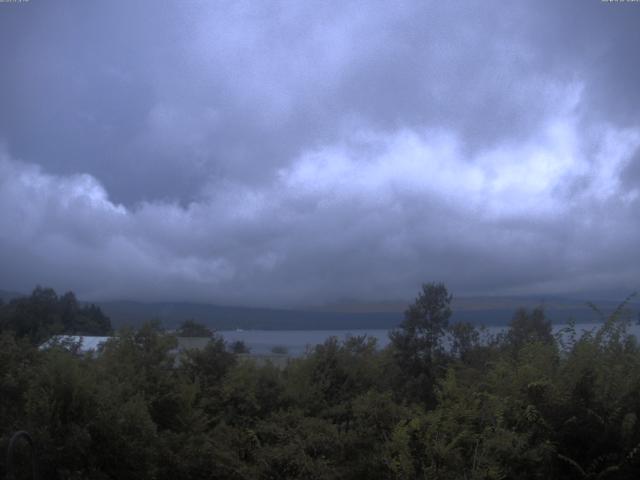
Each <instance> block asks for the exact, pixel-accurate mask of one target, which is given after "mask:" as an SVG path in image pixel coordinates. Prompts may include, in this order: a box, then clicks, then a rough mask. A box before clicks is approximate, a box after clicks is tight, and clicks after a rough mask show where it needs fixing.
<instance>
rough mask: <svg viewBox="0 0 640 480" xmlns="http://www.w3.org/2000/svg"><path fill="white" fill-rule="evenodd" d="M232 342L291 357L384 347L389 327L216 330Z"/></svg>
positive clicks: (588, 326)
mask: <svg viewBox="0 0 640 480" xmlns="http://www.w3.org/2000/svg"><path fill="white" fill-rule="evenodd" d="M601 325H602V324H601V323H580V324H577V325H576V330H577V332H578V333H582V332H585V331H590V330H594V329H596V328H598V327H599V326H601ZM566 326H567V325H566V324H557V325H554V326H553V331H554V333H556V332H558V331H559V330H561V329H563V328H565V327H566ZM505 329H506V327H499V326H493V327H486V328H485V332H486V333H487V334H488V335H495V334H497V333H500V332H501V331H504V330H505ZM630 332H631V333H632V334H634V335H635V336H636V337H638V338H640V325H637V324H634V325H631V327H630ZM217 333H219V334H220V335H222V337H223V338H224V339H225V340H226V341H227V342H229V343H231V342H235V341H237V340H241V341H243V342H244V343H245V344H246V345H247V346H248V347H249V348H250V349H251V353H254V354H259V355H264V354H269V353H271V349H272V348H274V347H285V348H286V349H287V352H288V354H289V355H291V356H300V355H303V354H304V353H305V351H306V350H307V347H309V346H311V347H313V346H314V345H318V344H320V343H324V341H325V340H327V339H328V338H329V337H337V338H338V339H339V340H344V339H346V338H348V337H350V336H351V337H354V336H362V335H367V336H369V337H373V338H375V339H376V340H377V342H378V346H379V347H380V348H384V347H385V346H387V345H388V344H389V330H384V329H383V330H376V329H370V330H367V329H364V330H222V331H219V332H217Z"/></svg>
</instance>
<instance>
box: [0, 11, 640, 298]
mask: <svg viewBox="0 0 640 480" xmlns="http://www.w3.org/2000/svg"><path fill="white" fill-rule="evenodd" d="M0 7H1V8H2V9H3V12H2V13H3V15H0V58H2V60H3V65H4V66H5V67H6V68H5V69H4V70H5V71H4V73H3V75H1V76H0V105H2V109H0V140H1V141H2V142H3V144H4V148H3V150H2V153H1V154H0V261H1V262H2V265H3V268H2V269H0V288H4V289H10V290H22V291H27V290H29V289H30V288H32V287H33V285H35V284H36V283H40V284H44V285H52V286H54V287H56V288H58V289H61V290H64V289H73V290H74V291H76V292H77V293H78V294H79V295H80V296H81V297H83V298H89V299H112V298H131V299H149V300H157V299H167V300H199V301H210V302H218V303H239V304H255V305H283V306H284V305H309V304H319V303H324V302H331V301H335V300H336V299H341V298H344V299H347V298H348V299H355V300H361V301H372V300H376V301H378V300H397V299H402V300H406V299H408V298H411V297H412V295H413V294H414V292H415V291H416V289H417V288H418V286H419V284H420V283H421V282H423V281H430V280H443V281H445V282H446V283H447V284H448V285H449V286H450V288H451V289H452V291H454V292H455V293H457V294H521V293H522V294H532V293H536V294H537V293H540V294H549V293H566V294H570V293H574V292H595V293H603V292H604V293H609V292H614V293H615V294H616V295H624V294H627V293H628V292H629V291H632V290H635V289H637V288H638V278H640V277H639V273H640V263H639V262H638V260H637V259H636V258H637V257H638V255H637V252H636V250H637V247H636V246H637V245H638V240H640V238H639V237H640V227H638V225H637V221H636V220H635V218H636V217H637V210H638V203H639V202H640V200H638V195H639V191H640V120H638V116H637V112H638V109H639V108H640V97H639V96H638V95H639V94H638V92H639V91H640V90H638V89H637V88H636V87H635V86H636V85H637V84H638V83H639V82H640V57H638V55H637V54H636V52H635V50H636V49H637V45H638V43H639V42H640V29H637V27H636V25H637V22H638V21H639V20H640V8H637V4H634V3H633V2H626V3H624V2H613V3H609V2H600V1H599V0H593V1H591V0H587V1H585V2H581V3H580V5H577V4H575V3H573V2H563V3H561V4H559V3H558V2H555V1H546V0H543V1H540V2H535V3H523V2H519V3H505V2H499V1H497V0H484V1H477V2H475V1H471V2H464V3H460V2H417V1H415V2H414V1H406V2H395V3H388V2H380V3H375V2H374V3H373V4H372V3H370V2H366V3H363V2H359V1H355V0H354V1H344V2H313V1H309V2H303V3H302V2H300V3H297V4H292V3H291V2H270V3H268V4H261V5H257V4H256V3H255V2H215V3H208V2H196V1H171V0H167V1H166V2H164V3H163V7H162V8H159V7H158V6H157V5H156V4H155V3H154V2H151V1H150V0H141V1H139V2H135V3H133V4H132V3H131V2H124V1H120V0H114V1H113V2H76V1H73V0H61V1H60V2H49V3H46V4H43V3H41V2H26V3H24V2H23V3H21V4H16V5H13V4H7V5H6V6H0ZM365 7H366V8H365ZM5 13H6V14H5Z"/></svg>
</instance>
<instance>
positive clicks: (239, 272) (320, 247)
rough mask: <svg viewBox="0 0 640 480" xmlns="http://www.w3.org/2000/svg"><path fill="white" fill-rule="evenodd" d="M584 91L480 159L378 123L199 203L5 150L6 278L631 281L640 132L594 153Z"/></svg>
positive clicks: (112, 289)
mask: <svg viewBox="0 0 640 480" xmlns="http://www.w3.org/2000/svg"><path fill="white" fill-rule="evenodd" d="M574 90H575V89H574ZM578 97H579V95H578V94H576V95H574V98H573V99H570V101H569V102H568V104H567V105H561V106H560V107H559V108H558V113H557V115H556V116H554V117H551V118H550V119H549V120H548V122H547V123H546V124H544V125H543V127H542V128H541V129H540V130H539V131H536V132H533V133H532V135H531V137H530V138H528V139H525V141H523V142H522V143H518V144H513V143H504V144H499V145H497V146H495V148H492V149H489V150H483V151H481V152H478V154H477V155H476V156H475V157H472V158H469V157H467V156H465V154H464V149H463V147H462V145H463V142H462V140H461V138H460V136H459V135H458V134H456V132H453V131H448V130H444V129H437V130H434V129H423V130H417V129H415V130H414V129H400V130H398V131H395V132H391V133H389V132H380V131H371V130H363V131H358V132H354V133H353V134H352V135H349V137H348V138H345V140H344V141H343V142H341V143H338V144H331V145H324V146H321V147H319V148H316V149H313V150H310V151H308V152H305V153H303V154H301V155H300V156H299V157H297V158H296V159H295V160H294V161H293V162H292V163H291V165H289V166H287V167H284V168H281V169H279V170H278V172H277V174H276V175H275V177H274V179H273V180H272V181H271V182H269V183H267V184H265V185H262V186H261V187H260V188H256V187H255V186H254V185H250V184H242V183H237V182H218V183H211V184H210V185H208V186H207V188H205V189H203V191H202V194H201V196H200V198H199V199H198V200H197V201H193V202H191V203H189V204H188V205H186V206H182V205H180V204H178V203H170V202H158V201H155V202H140V203H138V204H136V205H134V206H129V207H126V206H124V205H121V204H117V203H114V202H112V201H111V200H110V199H109V196H108V193H107V191H106V190H105V188H104V187H103V186H102V185H101V184H100V183H99V182H98V181H97V180H96V179H95V178H94V177H92V176H90V175H87V174H83V175H71V176H61V175H51V174H48V173H46V172H44V171H43V169H42V168H40V167H37V166H34V165H30V164H26V163H22V162H19V161H16V160H13V159H11V158H9V157H8V155H7V154H4V155H3V156H2V160H0V178H2V179H3V180H2V182H1V183H0V199H1V200H2V202H1V205H2V211H1V212H0V214H1V215H0V216H1V220H0V223H2V225H0V227H1V231H2V232H4V233H3V234H2V235H0V242H1V246H2V250H1V251H2V257H3V264H5V265H6V267H5V268H4V269H3V274H2V276H3V277H4V278H2V281H4V282H9V281H14V282H17V283H16V284H19V285H20V286H22V287H23V288H26V287H27V285H29V284H30V283H31V282H32V281H33V278H34V277H37V278H41V279H43V280H42V281H46V282H49V283H51V284H53V285H61V286H62V285H64V286H66V285H69V284H72V285H74V287H75V288H76V289H77V290H78V291H79V293H81V294H82V295H83V296H86V297H89V298H127V297H128V298H146V299H159V298H174V299H198V300H202V301H218V302H233V303H245V304H246V303H250V304H262V305H265V304H267V305H291V304H313V303H323V302H327V301H331V300H335V299H336V298H340V297H341V296H342V297H344V296H345V292H346V293H347V294H348V295H349V296H351V297H352V298H355V299H359V300H363V301H366V300H372V299H381V298H382V299H397V298H405V297H407V296H408V295H410V294H411V292H412V291H413V290H414V289H415V288H416V286H417V285H418V284H419V283H420V282H421V281H424V280H429V279H442V280H445V281H446V282H447V283H449V284H450V286H451V288H452V289H453V290H454V291H460V292H463V293H483V294H486V293H490V294H491V293H493V294H495V293H502V294H504V293H534V292H544V293H548V292H556V293H558V292H560V293H567V292H569V293H572V292H576V291H580V290H585V289H587V290H594V289H598V288H601V287H602V285H603V284H605V285H606V286H607V288H610V289H611V288H614V289H622V290H624V289H630V288H633V287H634V282H636V281H637V278H638V275H639V274H640V271H639V270H640V269H639V268H638V265H637V264H634V262H629V259H630V258H634V255H635V250H636V248H637V245H638V241H640V232H639V231H638V229H637V228H635V225H634V221H633V219H634V218H635V216H636V212H637V209H638V206H639V204H640V200H639V198H640V191H639V190H638V188H637V186H634V187H629V186H625V182H624V178H623V173H624V172H625V171H626V170H627V169H628V168H629V165H630V164H631V162H632V161H633V159H634V155H637V152H638V151H639V149H640V130H638V129H616V128H615V127H614V126H612V125H606V124H603V125H601V126H600V129H599V130H598V131H599V133H598V137H597V138H590V139H589V142H588V144H585V141H584V139H583V137H582V132H581V125H582V124H581V121H580V117H579V115H578V114H577V113H576V112H577V111H579V98H578ZM612 252H615V253H612ZM23 264H28V265H29V268H28V269H26V270H23V269H22V268H21V265H23Z"/></svg>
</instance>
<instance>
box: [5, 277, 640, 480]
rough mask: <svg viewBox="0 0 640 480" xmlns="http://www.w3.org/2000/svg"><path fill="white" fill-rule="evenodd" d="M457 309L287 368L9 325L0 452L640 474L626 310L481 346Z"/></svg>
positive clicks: (136, 462) (412, 473) (418, 317)
mask: <svg viewBox="0 0 640 480" xmlns="http://www.w3.org/2000/svg"><path fill="white" fill-rule="evenodd" d="M449 304H450V296H449V295H448V292H447V291H446V288H444V286H442V285H437V284H430V285H425V286H424V288H423V290H422V292H421V294H420V295H419V297H418V298H417V299H416V303H415V304H414V305H412V306H411V307H410V308H409V309H408V311H407V313H406V320H405V322H404V323H403V324H402V325H401V326H400V328H399V329H398V330H397V331H396V332H394V333H393V334H392V342H391V344H390V346H389V347H388V348H386V349H382V350H380V349H378V348H376V344H375V341H374V340H373V339H371V338H367V337H354V338H349V339H347V340H345V341H338V340H337V339H336V338H330V339H328V340H327V341H326V342H325V343H324V344H321V345H318V346H316V347H315V348H314V349H312V350H311V351H310V352H309V353H308V354H307V355H306V356H304V357H303V358H297V359H291V360H290V361H289V363H288V364H287V366H286V367H284V368H276V367H274V366H272V365H269V364H267V365H265V366H259V365H257V364H256V363H255V362H253V361H252V360H251V359H250V358H249V359H247V358H245V357H238V356H236V355H235V354H234V353H231V352H229V349H228V348H227V345H225V342H224V341H223V340H222V339H221V338H219V337H217V336H214V337H212V339H211V341H210V342H209V344H208V346H207V348H205V349H204V350H200V351H188V352H185V353H182V354H181V355H180V357H179V359H176V358H175V355H176V354H175V347H176V339H175V337H173V336H171V335H168V334H166V333H164V332H163V331H161V330H160V329H158V328H157V325H154V324H148V325H145V326H144V327H142V328H140V329H138V330H123V331H119V332H118V335H117V337H116V338H114V339H112V340H110V341H109V342H108V343H107V344H106V345H105V346H104V348H103V349H102V351H101V353H100V355H97V356H86V357H82V356H78V355H74V354H72V353H70V352H69V351H68V350H66V349H63V348H61V347H56V348H52V349H50V350H47V351H41V350H38V349H37V348H34V347H33V344H32V343H31V341H32V340H33V337H32V335H31V331H30V330H25V331H22V330H19V329H15V328H10V329H6V330H5V331H3V332H2V333H1V334H0V399H1V400H0V431H1V432H3V433H4V435H3V436H2V437H0V447H6V444H7V441H8V437H7V435H8V434H9V433H10V432H12V431H15V430H18V429H27V430H29V431H31V432H32V433H33V435H34V437H35V439H36V442H37V444H38V445H39V447H40V462H41V468H42V470H43V474H44V475H43V478H51V479H54V478H69V479H81V478H88V479H89V478H90V479H98V480H99V479H178V478H180V479H207V478H211V479H274V480H275V479H318V480H320V479H373V480H375V479H426V478H429V479H511V478H514V479H515V478H517V479H537V478H546V479H556V478H562V479H586V478H594V479H595V478H615V479H631V478H638V476H639V475H640V452H639V451H638V450H639V448H640V421H638V419H639V417H640V347H639V346H638V344H637V343H636V340H635V337H632V336H630V335H628V334H627V331H626V328H627V322H626V320H625V318H624V315H623V311H622V310H618V311H616V312H615V313H614V314H613V315H612V316H610V317H608V318H606V319H604V321H603V323H602V326H601V327H600V328H599V329H597V330H595V331H593V332H590V333H587V334H584V335H579V334H578V333H577V332H576V329H575V326H573V325H570V326H569V327H568V328H567V329H566V330H565V331H564V332H562V335H561V336H558V337H554V336H553V335H552V333H551V325H550V323H549V322H548V321H547V320H546V318H545V316H544V312H543V311H542V310H534V311H531V312H528V311H524V310H522V311H518V312H516V314H515V315H514V318H513V321H512V323H511V325H510V328H509V329H508V330H507V331H506V332H505V334H504V335H500V336H498V337H496V338H487V337H486V336H483V335H482V333H481V332H479V331H477V330H476V329H475V328H474V327H473V326H471V325H469V324H454V325H449V324H448V320H449V314H450V311H449ZM52 305H53V304H52ZM46 318H48V317H46ZM4 325H5V324H4V323H3V329H4ZM3 461H4V459H3V458H2V457H0V462H3ZM3 468H4V465H2V464H0V476H3V474H4V471H3Z"/></svg>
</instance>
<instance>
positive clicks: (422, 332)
mask: <svg viewBox="0 0 640 480" xmlns="http://www.w3.org/2000/svg"><path fill="white" fill-rule="evenodd" d="M452 299H453V296H452V295H450V294H449V292H448V291H447V287H445V286H444V284H443V283H426V284H423V285H422V291H421V292H420V294H419V295H418V297H417V298H416V300H415V302H414V303H413V304H412V305H410V306H409V308H408V309H407V310H406V311H405V314H404V317H405V318H404V321H403V322H402V323H401V324H400V328H399V329H396V330H393V331H392V332H391V333H390V334H389V337H390V339H391V345H392V348H393V354H394V358H395V361H396V363H397V364H398V366H399V367H400V372H402V376H404V377H405V378H403V379H402V381H403V385H404V387H405V389H406V391H405V394H406V395H408V396H409V397H410V398H412V399H416V400H422V401H424V402H426V403H427V404H430V403H432V402H433V400H434V397H433V387H434V382H435V362H436V360H437V358H436V357H438V356H439V354H441V353H442V337H443V336H444V333H445V330H446V328H447V327H448V325H449V318H450V317H451V301H452Z"/></svg>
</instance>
